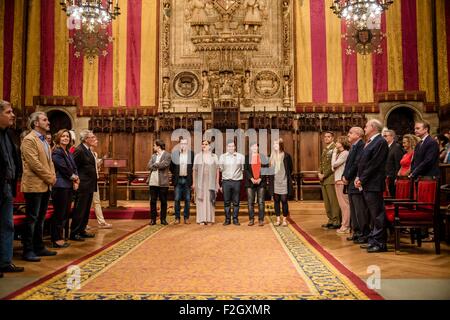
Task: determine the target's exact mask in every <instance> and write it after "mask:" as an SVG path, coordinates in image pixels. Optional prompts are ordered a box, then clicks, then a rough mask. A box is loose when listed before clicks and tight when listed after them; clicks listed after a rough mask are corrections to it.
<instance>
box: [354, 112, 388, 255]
mask: <svg viewBox="0 0 450 320" xmlns="http://www.w3.org/2000/svg"><path fill="white" fill-rule="evenodd" d="M382 129H383V125H382V124H381V122H380V121H378V120H375V119H372V120H369V121H367V123H366V126H365V128H364V132H365V134H366V138H367V142H366V145H365V146H364V149H363V151H362V154H361V158H360V160H359V163H358V176H357V177H356V179H355V183H354V185H355V187H356V188H358V189H359V190H360V191H362V193H363V197H364V201H365V202H366V205H367V208H368V210H369V213H370V218H371V221H372V230H371V231H370V234H369V237H368V239H367V241H368V243H367V244H364V245H361V248H363V249H367V252H369V253H372V252H385V251H387V247H386V241H387V233H386V212H385V209H384V200H383V191H384V189H385V185H386V184H385V177H386V173H385V172H386V160H387V156H388V153H389V147H388V144H387V142H386V140H384V139H383V137H382V136H381V130H382Z"/></svg>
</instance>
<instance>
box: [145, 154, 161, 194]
mask: <svg viewBox="0 0 450 320" xmlns="http://www.w3.org/2000/svg"><path fill="white" fill-rule="evenodd" d="M163 153H164V151H163V152H161V153H160V154H158V153H157V154H156V161H155V163H159V161H161V157H162V155H163ZM149 185H150V186H153V187H159V170H153V171H152V174H151V175H150V181H149Z"/></svg>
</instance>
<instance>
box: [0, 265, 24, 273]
mask: <svg viewBox="0 0 450 320" xmlns="http://www.w3.org/2000/svg"><path fill="white" fill-rule="evenodd" d="M24 270H25V268H24V267H17V266H15V265H14V264H12V263H11V264H9V265H7V266H6V267H2V268H0V273H3V272H4V273H7V272H23V271H24Z"/></svg>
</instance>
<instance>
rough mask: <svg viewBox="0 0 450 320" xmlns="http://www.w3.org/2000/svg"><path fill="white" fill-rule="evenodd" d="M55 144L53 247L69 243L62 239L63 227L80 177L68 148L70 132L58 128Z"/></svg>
mask: <svg viewBox="0 0 450 320" xmlns="http://www.w3.org/2000/svg"><path fill="white" fill-rule="evenodd" d="M54 142H55V146H54V148H53V152H52V159H53V163H54V165H55V171H56V184H55V185H54V186H53V188H52V199H53V208H54V213H53V216H52V223H51V226H52V227H51V239H52V246H53V248H67V247H68V246H69V244H68V243H67V242H65V241H64V238H63V229H64V226H65V225H66V220H67V219H69V213H70V210H71V206H72V196H73V192H74V191H75V190H77V189H78V186H79V184H80V178H79V177H78V171H77V166H76V164H75V161H74V159H73V155H72V153H70V152H69V150H70V146H71V145H70V142H71V137H70V132H69V130H67V129H62V130H59V131H58V132H57V133H56V135H55V141H54Z"/></svg>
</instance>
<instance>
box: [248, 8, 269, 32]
mask: <svg viewBox="0 0 450 320" xmlns="http://www.w3.org/2000/svg"><path fill="white" fill-rule="evenodd" d="M244 8H245V9H246V12H245V17H244V25H245V30H248V29H249V27H253V28H254V31H255V32H256V30H257V29H258V27H259V26H260V25H261V24H262V20H263V18H265V17H266V15H267V13H266V6H265V4H264V1H262V0H245V2H244Z"/></svg>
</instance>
